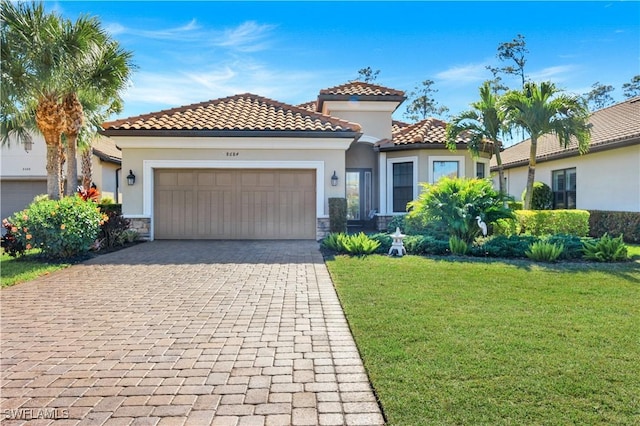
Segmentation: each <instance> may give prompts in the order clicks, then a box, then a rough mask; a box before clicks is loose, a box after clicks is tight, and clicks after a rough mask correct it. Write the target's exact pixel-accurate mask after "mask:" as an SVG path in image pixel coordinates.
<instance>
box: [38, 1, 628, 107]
mask: <svg viewBox="0 0 640 426" xmlns="http://www.w3.org/2000/svg"><path fill="white" fill-rule="evenodd" d="M46 5H47V8H48V9H49V10H56V11H57V12H59V13H61V14H62V15H63V16H65V17H68V18H72V19H75V18H76V17H77V16H78V15H79V14H82V13H84V14H89V15H94V16H98V17H99V18H100V20H101V21H102V23H103V25H104V27H105V28H106V29H107V30H108V31H109V32H110V33H111V34H112V36H113V37H114V38H115V39H116V40H118V41H119V42H120V43H121V44H122V45H123V47H124V48H125V49H127V50H131V51H133V53H134V62H135V64H136V65H137V67H138V69H137V70H136V72H135V73H134V76H133V81H132V85H131V87H130V88H129V89H128V91H127V92H126V94H125V96H124V98H125V109H124V111H123V113H122V114H120V117H126V116H132V115H137V114H142V113H147V112H152V111H158V110H161V109H166V108H171V107H176V106H180V105H186V104H189V103H195V102H201V101H206V100H209V99H215V98H219V97H224V96H229V95H233V94H238V93H245V92H251V93H255V94H259V95H262V96H266V97H270V98H274V99H277V100H279V101H282V102H287V103H290V104H299V103H302V102H306V101H310V100H313V99H315V98H316V96H317V94H318V91H319V90H320V89H322V88H326V87H331V86H335V85H338V84H342V83H345V82H347V81H349V80H353V79H355V78H356V77H357V75H358V70H359V69H361V68H364V67H367V66H370V67H372V68H373V69H374V70H380V74H379V76H378V78H377V80H376V81H375V83H377V84H381V85H385V86H389V87H392V88H396V89H400V90H404V91H406V92H409V91H411V90H412V89H413V88H414V87H415V86H416V85H418V84H419V83H420V82H421V81H423V80H426V79H431V80H434V81H435V86H434V87H435V88H436V89H438V93H437V94H436V98H437V100H438V101H439V103H440V104H442V105H445V106H447V107H449V109H450V113H452V114H455V113H458V112H460V111H462V110H464V109H467V108H468V105H469V104H470V103H471V102H473V101H475V100H476V98H477V96H478V87H479V86H480V84H481V83H482V82H483V81H484V80H486V79H488V78H490V77H491V73H490V72H489V71H488V70H486V68H485V67H486V66H487V65H493V66H496V65H499V61H498V60H497V58H496V48H497V46H498V45H499V44H500V43H502V42H505V41H510V40H512V39H513V38H514V37H515V36H516V35H517V34H518V33H520V34H523V35H524V36H525V38H526V42H527V48H528V49H529V51H530V53H529V54H528V55H527V59H528V62H527V64H526V68H525V71H526V73H527V74H528V76H529V78H531V79H532V80H534V81H543V80H550V81H553V82H554V83H556V84H557V85H558V86H559V87H561V88H563V89H565V90H567V91H570V92H574V93H584V92H587V91H588V90H589V89H590V87H591V85H592V84H593V83H595V82H596V81H599V82H601V83H604V84H610V85H612V86H614V87H615V88H616V91H615V92H614V93H613V96H614V98H615V99H616V100H622V99H623V96H622V90H621V86H622V84H623V83H625V82H628V81H630V80H631V78H632V77H633V76H634V75H637V74H640V2H631V1H629V2H620V1H609V2H279V3H272V2H246V3H245V2H214V1H197V2H173V1H155V2H151V1H141V2H131V1H115V2H114V1H111V2H108V1H107V2H102V1H93V2H82V1H57V2H47V3H46ZM508 82H509V81H508ZM509 83H511V84H512V85H513V87H516V86H517V82H516V81H515V80H513V81H511V82H509ZM404 111H405V108H404V105H403V106H401V107H400V108H399V109H398V111H396V113H395V115H394V117H395V118H397V119H403V113H404ZM114 118H115V117H114Z"/></svg>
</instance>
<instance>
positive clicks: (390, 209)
mask: <svg viewBox="0 0 640 426" xmlns="http://www.w3.org/2000/svg"><path fill="white" fill-rule="evenodd" d="M395 163H413V199H414V200H415V199H416V198H417V197H418V157H416V156H413V157H398V158H388V159H387V164H386V166H387V167H386V169H387V173H386V176H387V184H386V186H385V188H386V190H387V194H388V196H387V197H386V198H387V213H386V214H388V215H389V214H394V213H403V212H394V211H393V165H394V164H395ZM380 174H381V175H382V173H380Z"/></svg>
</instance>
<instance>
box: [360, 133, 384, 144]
mask: <svg viewBox="0 0 640 426" xmlns="http://www.w3.org/2000/svg"><path fill="white" fill-rule="evenodd" d="M379 140H380V138H376V137H375V136H370V135H362V136H360V139H358V143H360V142H364V143H371V144H374V143H376V142H378V141H379Z"/></svg>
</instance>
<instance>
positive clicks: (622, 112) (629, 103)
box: [491, 97, 640, 167]
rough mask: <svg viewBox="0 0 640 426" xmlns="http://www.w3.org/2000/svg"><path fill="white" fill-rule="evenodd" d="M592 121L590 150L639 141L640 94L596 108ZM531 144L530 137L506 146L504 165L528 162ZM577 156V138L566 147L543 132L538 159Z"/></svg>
mask: <svg viewBox="0 0 640 426" xmlns="http://www.w3.org/2000/svg"><path fill="white" fill-rule="evenodd" d="M589 123H591V124H592V127H591V145H590V151H597V150H603V149H611V148H613V147H615V146H619V145H620V144H625V143H640V97H635V98H632V99H628V100H626V101H623V102H620V103H618V104H615V105H612V106H609V107H606V108H603V109H601V110H598V111H595V112H594V113H592V114H591V117H590V118H589ZM634 140H635V142H633V141H634ZM530 146H531V139H526V140H524V141H522V142H520V143H517V144H515V145H513V146H510V147H509V148H506V149H505V150H504V151H503V152H502V154H501V158H502V164H503V165H504V166H505V167H509V166H511V167H516V166H521V165H523V164H527V163H528V162H529V148H530ZM574 155H579V153H578V148H577V142H575V141H573V142H571V143H570V144H569V146H568V147H567V149H565V148H563V147H562V146H560V142H558V139H557V138H556V137H555V136H552V135H544V136H542V137H541V138H540V139H539V140H538V148H537V155H536V159H537V161H545V160H551V159H554V158H558V157H565V156H574ZM494 166H496V164H495V158H494V159H492V161H491V167H494Z"/></svg>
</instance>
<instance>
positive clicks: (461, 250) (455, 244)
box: [449, 235, 469, 256]
mask: <svg viewBox="0 0 640 426" xmlns="http://www.w3.org/2000/svg"><path fill="white" fill-rule="evenodd" d="M449 249H450V250H451V253H453V254H455V255H458V256H464V255H465V254H467V253H468V252H469V244H467V242H466V241H464V240H463V239H461V238H458V237H456V236H455V235H452V236H451V237H449Z"/></svg>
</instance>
